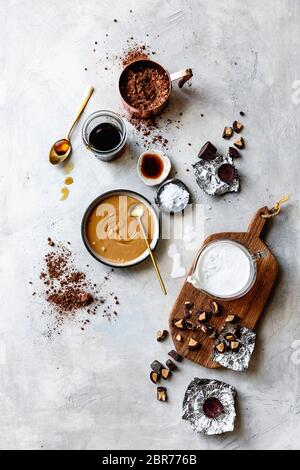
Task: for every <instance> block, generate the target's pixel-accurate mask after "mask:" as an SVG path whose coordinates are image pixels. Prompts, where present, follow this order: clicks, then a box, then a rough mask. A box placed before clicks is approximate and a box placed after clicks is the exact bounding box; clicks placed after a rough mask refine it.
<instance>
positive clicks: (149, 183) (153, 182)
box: [136, 149, 172, 186]
mask: <svg viewBox="0 0 300 470" xmlns="http://www.w3.org/2000/svg"><path fill="white" fill-rule="evenodd" d="M148 153H154V154H156V155H158V156H159V157H160V158H161V159H162V161H163V165H164V169H163V172H162V174H161V176H160V177H159V178H155V179H153V178H146V177H145V176H144V175H143V174H142V172H141V167H142V160H143V158H144V155H147V154H148ZM171 168H172V164H171V160H170V159H169V157H168V155H166V154H165V153H164V152H163V151H162V150H154V149H150V150H146V151H145V152H143V153H141V155H140V156H139V159H138V162H137V167H136V169H137V173H138V175H139V177H140V179H141V180H142V181H143V183H145V184H146V185H147V186H158V185H159V184H161V183H162V182H163V181H165V179H166V178H167V177H168V176H169V174H170V171H171Z"/></svg>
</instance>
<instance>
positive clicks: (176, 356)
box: [168, 349, 183, 362]
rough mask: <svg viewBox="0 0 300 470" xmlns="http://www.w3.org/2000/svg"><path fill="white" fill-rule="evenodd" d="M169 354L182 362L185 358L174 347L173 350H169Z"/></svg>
mask: <svg viewBox="0 0 300 470" xmlns="http://www.w3.org/2000/svg"><path fill="white" fill-rule="evenodd" d="M168 355H169V356H170V357H171V358H172V359H174V361H177V362H181V361H182V359H183V357H182V356H180V354H178V352H177V351H175V350H174V349H172V351H169V352H168Z"/></svg>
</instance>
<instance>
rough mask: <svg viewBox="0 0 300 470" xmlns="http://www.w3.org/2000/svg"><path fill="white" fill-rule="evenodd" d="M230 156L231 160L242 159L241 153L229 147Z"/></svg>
mask: <svg viewBox="0 0 300 470" xmlns="http://www.w3.org/2000/svg"><path fill="white" fill-rule="evenodd" d="M228 155H229V157H230V158H232V159H234V158H240V157H241V154H240V152H239V151H238V150H237V149H236V148H234V147H229V149H228Z"/></svg>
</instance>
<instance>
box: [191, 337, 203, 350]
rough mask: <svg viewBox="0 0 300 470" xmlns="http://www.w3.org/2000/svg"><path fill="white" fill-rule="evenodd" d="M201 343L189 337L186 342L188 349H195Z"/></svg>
mask: <svg viewBox="0 0 300 470" xmlns="http://www.w3.org/2000/svg"><path fill="white" fill-rule="evenodd" d="M200 346H201V344H200V343H199V341H197V340H196V339H194V338H190V340H189V343H188V348H189V350H190V351H195V350H196V349H199V348H200Z"/></svg>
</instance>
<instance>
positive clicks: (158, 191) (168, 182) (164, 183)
mask: <svg viewBox="0 0 300 470" xmlns="http://www.w3.org/2000/svg"><path fill="white" fill-rule="evenodd" d="M170 183H176V184H178V185H179V186H181V187H184V189H185V190H186V191H187V192H188V195H189V198H188V201H187V203H186V205H185V206H184V207H183V209H180V210H178V211H172V210H168V209H166V208H164V206H162V205H161V204H160V203H159V198H158V195H159V193H160V191H161V190H162V189H163V188H164V186H167V185H168V184H170ZM190 200H191V193H190V191H189V189H188V187H187V186H186V184H185V183H184V182H183V181H181V180H179V179H178V178H170V179H168V180H166V181H164V182H163V183H162V184H161V185H160V186H159V188H158V190H157V192H156V195H155V204H157V206H158V207H159V209H160V210H161V211H162V212H165V213H167V214H179V213H180V212H182V211H184V209H186V207H187V206H188V204H189V203H190Z"/></svg>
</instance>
